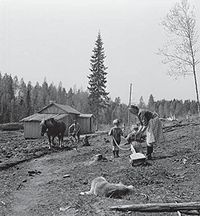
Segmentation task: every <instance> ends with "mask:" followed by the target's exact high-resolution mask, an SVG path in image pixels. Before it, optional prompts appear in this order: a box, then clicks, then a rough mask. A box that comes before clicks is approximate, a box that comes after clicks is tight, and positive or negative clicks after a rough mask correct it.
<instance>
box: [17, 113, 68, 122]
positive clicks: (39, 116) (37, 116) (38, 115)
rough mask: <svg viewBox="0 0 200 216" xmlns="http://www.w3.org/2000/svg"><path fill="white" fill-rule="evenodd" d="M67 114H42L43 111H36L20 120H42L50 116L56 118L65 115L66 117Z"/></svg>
mask: <svg viewBox="0 0 200 216" xmlns="http://www.w3.org/2000/svg"><path fill="white" fill-rule="evenodd" d="M66 116H67V114H45V113H44V114H43V113H42V114H41V113H35V114H33V115H31V116H28V117H26V118H23V119H22V120H20V122H31V121H38V122H40V121H42V120H45V119H49V118H54V119H56V120H59V119H62V118H64V117H66Z"/></svg>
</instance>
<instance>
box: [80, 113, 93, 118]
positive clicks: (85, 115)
mask: <svg viewBox="0 0 200 216" xmlns="http://www.w3.org/2000/svg"><path fill="white" fill-rule="evenodd" d="M79 117H80V118H91V117H94V115H93V114H83V113H81V114H80V115H79Z"/></svg>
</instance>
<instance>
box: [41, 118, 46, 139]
mask: <svg viewBox="0 0 200 216" xmlns="http://www.w3.org/2000/svg"><path fill="white" fill-rule="evenodd" d="M40 126H41V136H44V134H45V133H46V131H47V126H46V121H45V120H42V121H41V123H40Z"/></svg>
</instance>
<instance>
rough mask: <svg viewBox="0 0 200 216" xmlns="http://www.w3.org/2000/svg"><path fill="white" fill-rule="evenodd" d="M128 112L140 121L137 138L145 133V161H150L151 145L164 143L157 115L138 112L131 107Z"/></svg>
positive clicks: (137, 109)
mask: <svg viewBox="0 0 200 216" xmlns="http://www.w3.org/2000/svg"><path fill="white" fill-rule="evenodd" d="M129 111H130V112H131V113H132V114H134V115H136V116H137V117H138V119H139V121H140V127H139V129H138V131H137V136H138V137H141V136H142V134H143V133H144V132H146V142H147V159H150V160H151V159H152V155H151V154H152V153H153V145H154V144H155V143H158V142H162V141H164V135H163V131H162V123H161V121H160V119H159V117H158V114H157V113H152V112H150V111H148V110H142V111H140V110H139V108H138V107H137V106H134V105H131V106H130V108H129Z"/></svg>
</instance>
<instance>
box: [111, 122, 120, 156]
mask: <svg viewBox="0 0 200 216" xmlns="http://www.w3.org/2000/svg"><path fill="white" fill-rule="evenodd" d="M119 124H120V122H119V120H118V119H115V120H114V121H113V125H114V127H112V128H111V129H110V131H109V133H108V135H110V136H112V138H113V156H114V158H116V157H119V147H118V145H119V144H120V142H121V136H123V131H122V129H121V128H120V127H119Z"/></svg>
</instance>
